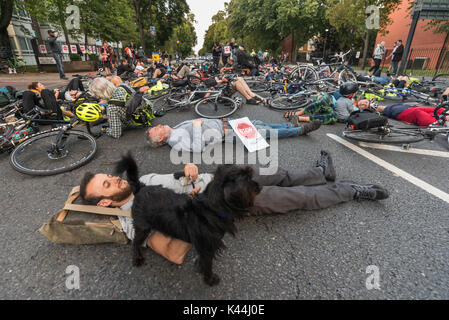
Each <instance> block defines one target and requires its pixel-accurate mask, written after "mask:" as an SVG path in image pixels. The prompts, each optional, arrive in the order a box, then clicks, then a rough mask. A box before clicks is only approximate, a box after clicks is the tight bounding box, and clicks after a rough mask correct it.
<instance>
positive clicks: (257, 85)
mask: <svg viewBox="0 0 449 320" xmlns="http://www.w3.org/2000/svg"><path fill="white" fill-rule="evenodd" d="M246 84H247V85H248V87H249V88H250V89H251V91H252V92H256V93H258V92H264V91H267V90H268V85H267V83H265V82H262V81H257V80H247V81H246Z"/></svg>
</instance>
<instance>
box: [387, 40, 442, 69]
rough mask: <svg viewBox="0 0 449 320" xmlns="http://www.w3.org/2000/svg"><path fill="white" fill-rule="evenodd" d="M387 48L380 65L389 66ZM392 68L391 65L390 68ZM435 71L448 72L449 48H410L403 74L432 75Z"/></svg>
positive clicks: (389, 53) (388, 51) (389, 54)
mask: <svg viewBox="0 0 449 320" xmlns="http://www.w3.org/2000/svg"><path fill="white" fill-rule="evenodd" d="M392 51H393V50H391V49H390V50H387V52H386V53H385V58H384V59H383V60H382V64H381V67H382V69H383V70H384V71H387V70H388V69H389V68H390V63H391V52H392ZM390 69H391V70H392V69H393V68H392V67H391V68H390ZM437 73H449V48H448V47H443V48H439V49H438V48H411V49H410V52H409V55H408V58H407V64H406V68H405V70H404V74H407V75H414V76H434V75H435V74H437Z"/></svg>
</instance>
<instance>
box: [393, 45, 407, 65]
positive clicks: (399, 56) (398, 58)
mask: <svg viewBox="0 0 449 320" xmlns="http://www.w3.org/2000/svg"><path fill="white" fill-rule="evenodd" d="M403 54H404V46H403V45H402V44H401V45H400V46H399V47H398V48H397V49H396V51H395V53H394V54H393V59H392V61H394V62H398V61H401V60H402V55H403Z"/></svg>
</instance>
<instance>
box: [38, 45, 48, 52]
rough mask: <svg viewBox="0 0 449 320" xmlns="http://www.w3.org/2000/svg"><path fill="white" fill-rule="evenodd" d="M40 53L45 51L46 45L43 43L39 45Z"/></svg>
mask: <svg viewBox="0 0 449 320" xmlns="http://www.w3.org/2000/svg"><path fill="white" fill-rule="evenodd" d="M39 51H40V53H47V47H46V46H45V45H43V44H41V45H40V46H39Z"/></svg>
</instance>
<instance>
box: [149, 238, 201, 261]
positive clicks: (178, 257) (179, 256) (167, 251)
mask: <svg viewBox="0 0 449 320" xmlns="http://www.w3.org/2000/svg"><path fill="white" fill-rule="evenodd" d="M147 245H148V247H150V248H151V249H153V250H154V251H155V252H156V253H158V254H160V255H161V256H163V257H164V258H166V259H167V260H169V261H171V262H173V263H176V264H181V263H183V261H184V258H185V256H186V254H187V252H189V250H190V248H192V245H191V244H190V243H187V242H184V241H182V240H179V239H175V238H172V237H168V236H166V235H164V234H162V233H160V232H158V231H156V232H154V233H153V234H152V235H151V236H150V237H149V238H148V240H147Z"/></svg>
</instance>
